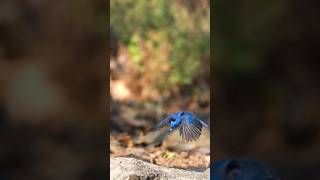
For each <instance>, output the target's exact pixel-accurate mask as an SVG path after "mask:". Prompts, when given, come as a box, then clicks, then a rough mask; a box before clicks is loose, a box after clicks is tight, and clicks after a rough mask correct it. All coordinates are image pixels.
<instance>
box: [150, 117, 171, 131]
mask: <svg viewBox="0 0 320 180" xmlns="http://www.w3.org/2000/svg"><path fill="white" fill-rule="evenodd" d="M168 124H170V118H168V117H167V118H165V119H163V120H162V121H160V122H159V123H158V124H156V125H155V126H154V127H152V128H151V129H150V131H154V130H157V129H160V128H163V127H164V126H166V125H168Z"/></svg>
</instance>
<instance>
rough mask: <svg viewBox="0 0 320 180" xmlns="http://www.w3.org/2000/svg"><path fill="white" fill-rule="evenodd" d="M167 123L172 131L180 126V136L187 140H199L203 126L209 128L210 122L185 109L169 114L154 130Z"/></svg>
mask: <svg viewBox="0 0 320 180" xmlns="http://www.w3.org/2000/svg"><path fill="white" fill-rule="evenodd" d="M167 125H169V126H170V131H173V130H176V129H178V128H179V132H180V136H181V137H182V138H183V139H184V140H186V141H187V142H189V141H195V140H197V139H198V138H199V137H200V135H201V130H202V128H203V127H205V128H208V124H207V123H205V122H204V121H202V120H200V119H199V118H198V117H197V116H196V115H195V114H194V113H192V112H186V111H183V112H176V113H174V114H170V115H168V116H167V117H166V118H165V119H163V120H162V121H160V122H159V123H158V124H157V125H156V126H154V128H153V129H152V130H156V129H160V128H163V127H164V126H167Z"/></svg>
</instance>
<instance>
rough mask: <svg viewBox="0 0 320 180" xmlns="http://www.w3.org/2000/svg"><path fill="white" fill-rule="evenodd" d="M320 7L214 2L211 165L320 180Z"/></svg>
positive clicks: (292, 179)
mask: <svg viewBox="0 0 320 180" xmlns="http://www.w3.org/2000/svg"><path fill="white" fill-rule="evenodd" d="M317 7H319V2H318V1H290V2H289V1H285V0H276V1H215V6H214V10H213V23H212V26H213V35H214V40H213V48H214V51H213V52H214V53H213V61H214V62H213V70H212V77H213V81H214V82H213V87H212V89H213V94H211V95H212V96H213V99H214V102H212V104H213V106H214V112H213V117H214V121H213V122H214V127H215V131H214V137H213V138H212V140H213V141H214V145H215V146H214V157H215V159H214V160H221V159H225V158H230V157H243V156H244V157H252V158H257V159H261V160H264V161H265V162H267V163H269V164H271V165H272V166H273V167H274V168H275V169H276V170H277V171H278V172H279V173H278V174H280V175H281V176H282V177H283V179H290V180H296V179H297V180H298V179H319V174H318V172H317V171H318V168H319V165H320V156H319V152H320V143H319V142H320V139H319V138H320V133H319V132H320V131H319V130H320V121H319V117H320V112H319V109H318V108H319V105H320V104H319V102H320V97H319V90H320V89H319V83H318V80H317V79H318V77H319V75H320V74H319V72H320V71H319V68H318V66H317V65H318V60H319V53H318V47H319V45H318V42H319V40H320V36H319V31H320V24H319V23H318V20H319V18H320V14H319V12H318V11H319V9H318V8H317Z"/></svg>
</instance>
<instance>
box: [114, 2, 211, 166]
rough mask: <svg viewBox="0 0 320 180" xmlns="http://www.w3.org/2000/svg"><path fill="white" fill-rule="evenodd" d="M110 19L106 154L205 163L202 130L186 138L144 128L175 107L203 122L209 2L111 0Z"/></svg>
mask: <svg viewBox="0 0 320 180" xmlns="http://www.w3.org/2000/svg"><path fill="white" fill-rule="evenodd" d="M110 24H111V34H110V35H111V41H110V42H111V47H112V52H113V53H112V54H113V56H112V57H111V58H110V70H111V72H110V94H111V120H110V131H111V137H110V140H111V144H110V150H111V158H112V157H114V156H135V157H137V158H140V159H144V160H147V161H149V162H153V163H155V164H159V165H165V166H171V167H180V168H190V167H194V168H196V167H201V168H205V167H207V166H208V163H209V155H210V149H209V143H210V138H209V131H208V130H204V133H203V135H202V136H201V138H200V140H199V141H197V142H194V143H189V144H188V143H185V142H182V140H181V138H180V137H179V135H178V133H177V132H176V133H173V134H168V131H167V130H163V131H159V132H155V133H153V132H148V129H149V128H150V127H152V126H153V125H155V124H156V123H157V122H159V121H160V120H162V119H163V118H164V117H165V116H166V115H168V114H169V113H174V112H176V111H192V112H196V113H198V114H199V116H200V117H201V118H202V119H204V120H205V121H208V122H209V121H210V86H209V79H210V64H209V61H210V4H209V1H207V0H202V1H195V0H194V1H191V0H187V1H180V0H173V1H167V0H152V1H148V0H137V1H132V0H113V1H111V2H110ZM191 155H193V156H191ZM197 160H198V161H197Z"/></svg>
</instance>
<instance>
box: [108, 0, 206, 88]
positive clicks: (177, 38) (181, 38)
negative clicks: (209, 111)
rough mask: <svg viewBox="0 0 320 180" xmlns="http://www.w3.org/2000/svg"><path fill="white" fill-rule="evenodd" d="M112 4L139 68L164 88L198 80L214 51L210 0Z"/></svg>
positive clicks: (121, 33)
mask: <svg viewBox="0 0 320 180" xmlns="http://www.w3.org/2000/svg"><path fill="white" fill-rule="evenodd" d="M110 9H111V13H110V15H111V26H112V27H113V28H114V29H115V31H116V33H117V35H118V38H119V40H120V41H121V42H122V43H123V45H124V46H126V47H127V48H128V50H129V54H130V56H131V63H132V64H133V69H134V73H136V74H138V75H140V77H142V78H144V77H146V78H148V84H149V86H153V87H155V88H156V89H157V91H160V92H163V91H166V90H168V89H170V88H171V87H172V86H175V85H187V84H191V83H192V82H193V80H194V78H195V76H196V75H197V74H198V72H199V71H200V64H201V61H202V60H203V59H204V58H208V57H209V55H210V42H209V41H210V11H209V2H208V1H201V2H199V3H198V2H197V1H178V0H175V1H166V0H152V1H147V0H137V1H131V0H121V1H120V0H114V1H111V2H110Z"/></svg>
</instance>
